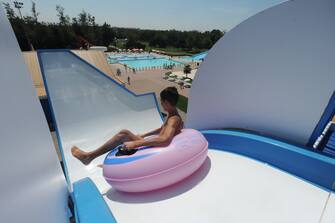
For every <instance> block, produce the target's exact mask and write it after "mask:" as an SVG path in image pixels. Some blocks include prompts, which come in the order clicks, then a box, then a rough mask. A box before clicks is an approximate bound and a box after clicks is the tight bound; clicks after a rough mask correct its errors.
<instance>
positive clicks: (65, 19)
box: [56, 5, 70, 26]
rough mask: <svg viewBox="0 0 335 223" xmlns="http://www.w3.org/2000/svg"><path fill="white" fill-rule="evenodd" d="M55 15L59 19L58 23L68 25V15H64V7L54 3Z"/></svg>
mask: <svg viewBox="0 0 335 223" xmlns="http://www.w3.org/2000/svg"><path fill="white" fill-rule="evenodd" d="M56 11H57V17H58V19H59V25H61V26H68V25H70V17H69V16H68V15H65V13H64V8H63V7H62V6H60V5H56Z"/></svg>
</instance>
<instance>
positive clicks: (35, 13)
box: [31, 2, 40, 23]
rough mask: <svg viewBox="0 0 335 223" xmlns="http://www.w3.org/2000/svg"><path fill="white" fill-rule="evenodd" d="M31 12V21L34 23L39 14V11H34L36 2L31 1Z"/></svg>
mask: <svg viewBox="0 0 335 223" xmlns="http://www.w3.org/2000/svg"><path fill="white" fill-rule="evenodd" d="M31 14H32V18H33V21H34V22H35V23H37V21H38V16H39V14H40V13H39V12H37V11H36V3H35V2H31Z"/></svg>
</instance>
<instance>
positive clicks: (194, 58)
mask: <svg viewBox="0 0 335 223" xmlns="http://www.w3.org/2000/svg"><path fill="white" fill-rule="evenodd" d="M207 54H208V51H205V52H202V53H199V54H195V55H193V56H186V57H180V59H181V60H184V61H192V62H193V61H201V60H203V59H204V58H205V57H206V56H207Z"/></svg>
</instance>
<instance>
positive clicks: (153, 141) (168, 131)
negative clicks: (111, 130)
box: [124, 117, 181, 149]
mask: <svg viewBox="0 0 335 223" xmlns="http://www.w3.org/2000/svg"><path fill="white" fill-rule="evenodd" d="M180 121H181V120H180V118H179V117H172V118H170V119H169V120H168V121H167V123H166V128H165V131H164V133H163V134H162V135H159V136H157V137H153V138H149V139H141V140H136V141H131V142H125V143H124V146H125V147H126V148H127V149H134V148H137V147H140V146H157V147H158V146H165V145H168V144H170V142H171V140H172V139H173V137H174V135H175V132H176V130H177V127H178V125H179V122H180Z"/></svg>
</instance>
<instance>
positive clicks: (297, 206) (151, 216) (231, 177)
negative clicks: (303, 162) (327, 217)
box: [104, 150, 329, 223]
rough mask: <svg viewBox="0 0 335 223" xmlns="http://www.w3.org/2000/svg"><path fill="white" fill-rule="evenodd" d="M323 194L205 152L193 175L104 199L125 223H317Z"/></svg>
mask: <svg viewBox="0 0 335 223" xmlns="http://www.w3.org/2000/svg"><path fill="white" fill-rule="evenodd" d="M328 195H329V192H327V191H324V190H323V189H321V188H319V187H316V186H314V185H312V184H310V183H308V182H305V181H304V180H301V179H298V178H296V177H294V176H292V175H289V174H287V173H285V172H283V171H281V170H278V169H275V168H273V167H271V166H268V165H266V164H264V163H261V162H258V161H255V160H252V159H249V158H246V157H243V156H240V155H236V154H232V153H228V152H222V151H217V150H209V155H208V158H207V160H206V162H205V164H204V165H203V166H202V167H201V169H200V170H199V171H197V172H196V173H195V174H193V175H192V176H191V177H189V178H187V179H186V180H185V181H182V182H181V183H178V184H176V185H174V186H172V187H168V188H166V189H162V190H158V191H154V192H148V193H142V194H127V193H122V192H117V191H115V190H113V189H110V190H109V191H108V192H107V193H106V194H105V195H104V198H105V200H106V202H107V203H108V205H109V206H110V208H111V210H112V211H113V214H114V216H115V218H116V220H117V221H118V222H120V223H125V222H126V223H128V222H137V223H145V222H160V223H169V222H192V223H197V222H199V223H200V222H201V223H202V222H211V223H216V222H217V223H222V222H229V223H240V222H257V223H263V222H264V223H268V222H272V223H283V222H285V223H296V222H304V223H318V222H319V220H320V219H321V216H322V213H323V208H324V207H325V204H326V201H327V198H328Z"/></svg>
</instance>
